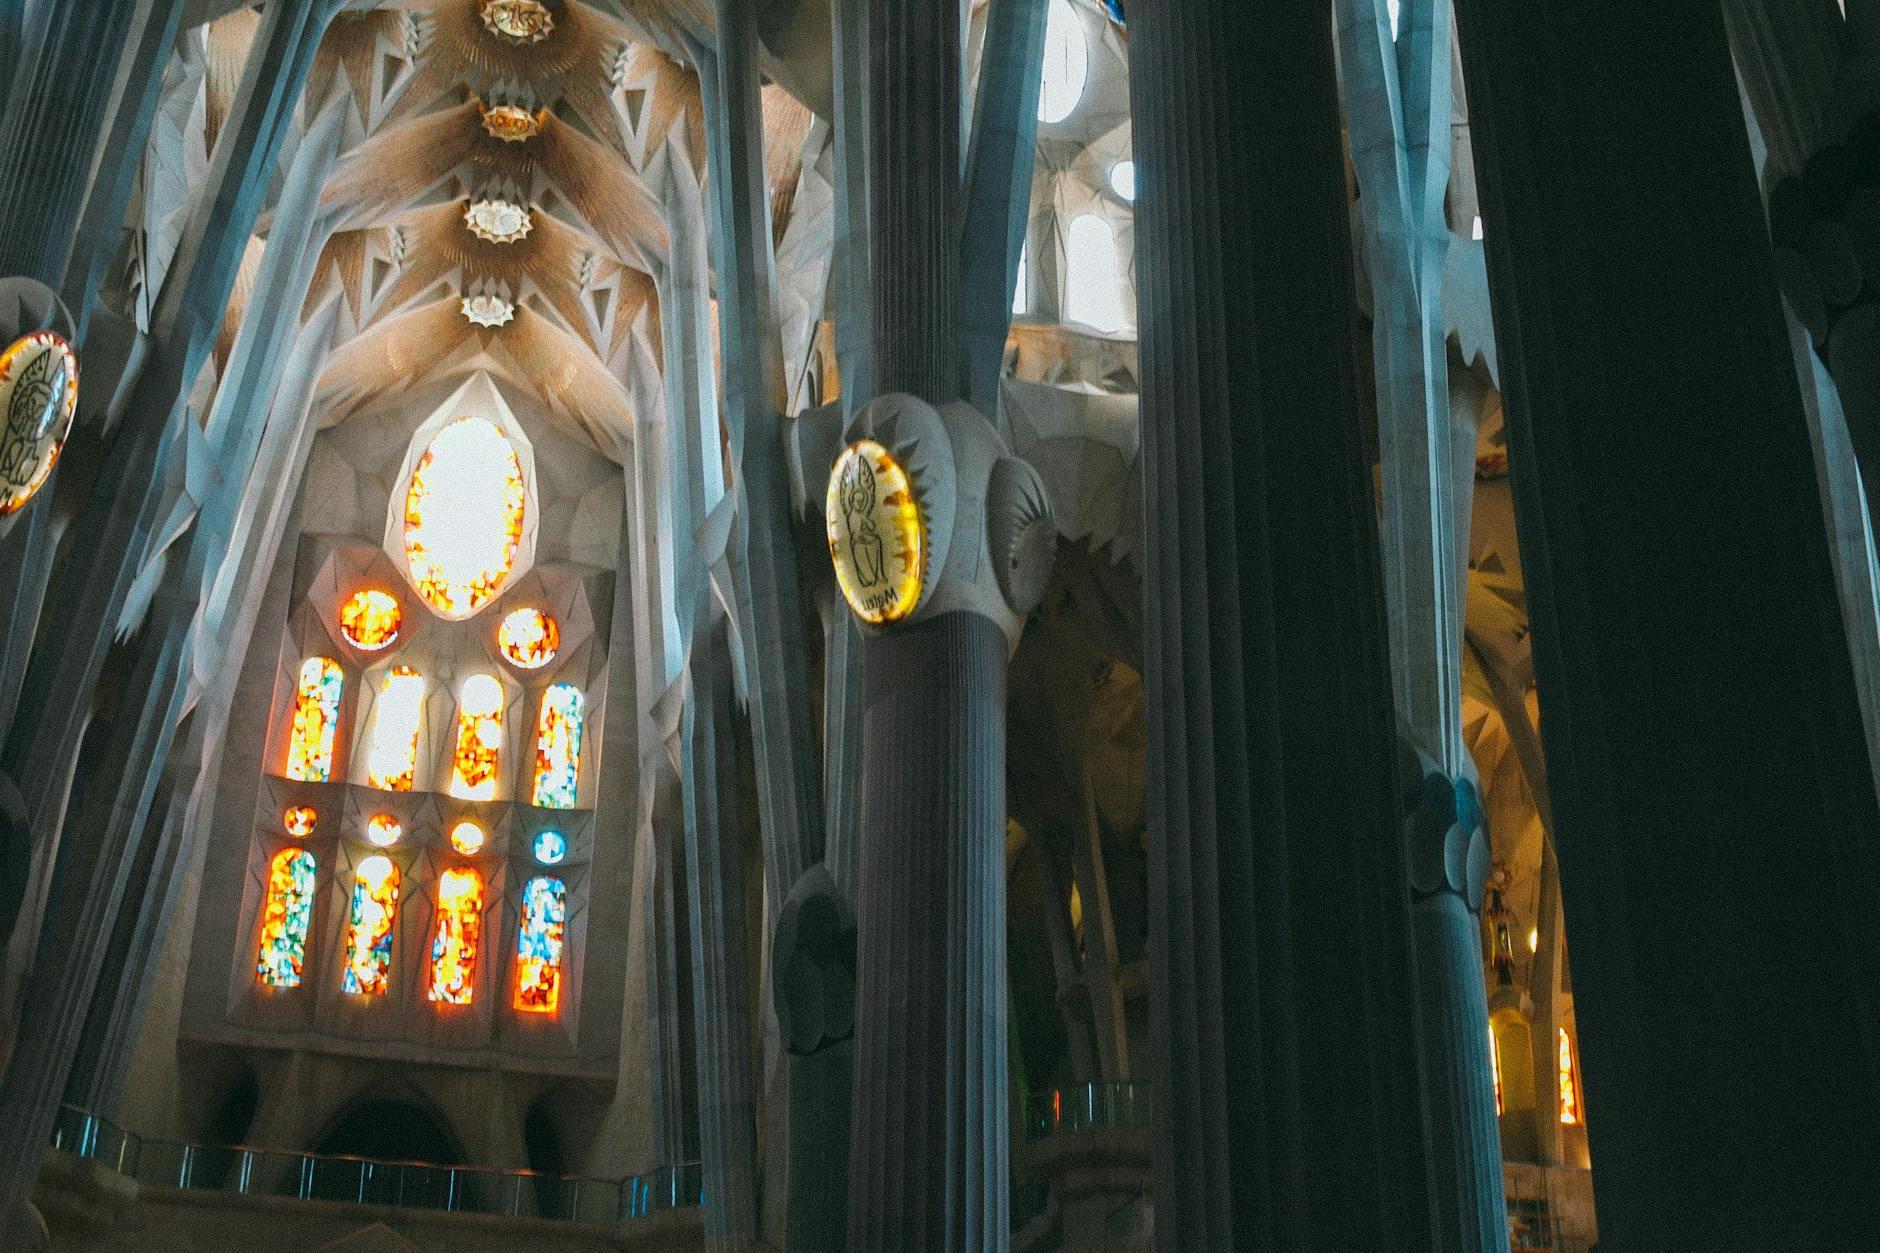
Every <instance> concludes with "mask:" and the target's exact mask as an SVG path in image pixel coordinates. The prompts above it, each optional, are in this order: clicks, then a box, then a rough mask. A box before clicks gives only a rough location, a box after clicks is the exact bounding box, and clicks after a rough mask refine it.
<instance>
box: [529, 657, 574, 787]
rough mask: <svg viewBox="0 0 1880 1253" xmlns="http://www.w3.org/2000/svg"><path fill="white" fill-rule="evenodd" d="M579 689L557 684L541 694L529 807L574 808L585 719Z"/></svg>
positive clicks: (568, 684)
mask: <svg viewBox="0 0 1880 1253" xmlns="http://www.w3.org/2000/svg"><path fill="white" fill-rule="evenodd" d="M583 705H584V702H583V701H582V699H581V689H580V688H578V687H575V686H574V685H573V684H572V683H557V684H555V685H554V686H553V687H551V688H549V689H548V691H546V692H544V693H542V712H541V716H540V717H539V718H538V719H537V720H536V724H535V788H534V792H533V794H532V795H531V797H530V802H529V803H530V804H532V805H539V806H541V807H542V808H543V809H573V808H574V801H575V791H576V785H577V783H578V782H579V778H580V773H581V724H582V721H583V718H584V717H585V711H584V708H583Z"/></svg>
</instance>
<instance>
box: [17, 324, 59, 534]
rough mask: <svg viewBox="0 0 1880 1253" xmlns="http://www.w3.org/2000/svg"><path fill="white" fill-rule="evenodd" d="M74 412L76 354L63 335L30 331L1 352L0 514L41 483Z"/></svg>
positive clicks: (55, 458)
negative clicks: (2, 424)
mask: <svg viewBox="0 0 1880 1253" xmlns="http://www.w3.org/2000/svg"><path fill="white" fill-rule="evenodd" d="M77 412H78V358H77V356H76V355H75V354H74V353H73V352H72V346H71V345H70V344H68V343H66V342H65V340H64V339H63V338H62V337H60V336H59V335H56V334H54V333H53V332H51V331H35V332H34V333H32V334H30V335H27V336H24V337H23V338H20V339H17V340H15V341H14V342H13V343H12V344H11V345H9V346H8V347H7V349H6V351H5V352H4V353H0V414H3V415H4V416H5V419H6V421H5V426H4V429H0V517H5V516H6V515H8V514H11V513H16V512H18V511H19V510H20V509H22V508H24V507H25V505H26V503H27V502H28V501H30V500H32V498H33V496H34V494H35V493H37V492H38V491H39V489H40V487H41V486H43V485H44V484H45V481H46V477H47V476H48V475H50V474H51V473H52V467H53V466H54V465H55V464H57V463H58V460H59V453H60V452H61V451H62V450H63V449H64V448H65V437H66V435H67V434H69V433H70V432H71V429H72V418H73V416H74V415H76V414H77Z"/></svg>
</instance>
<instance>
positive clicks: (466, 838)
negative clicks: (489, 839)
mask: <svg viewBox="0 0 1880 1253" xmlns="http://www.w3.org/2000/svg"><path fill="white" fill-rule="evenodd" d="M484 838H485V837H484V834H483V828H482V827H479V826H478V825H477V824H476V823H474V822H471V821H470V820H469V819H468V818H466V819H464V820H463V821H462V822H460V823H458V824H457V825H456V826H454V827H452V828H451V829H450V846H451V847H452V848H454V849H456V850H457V851H458V852H460V853H462V854H463V855H464V856H465V857H470V856H473V855H475V854H477V853H480V852H482V851H483V841H484Z"/></svg>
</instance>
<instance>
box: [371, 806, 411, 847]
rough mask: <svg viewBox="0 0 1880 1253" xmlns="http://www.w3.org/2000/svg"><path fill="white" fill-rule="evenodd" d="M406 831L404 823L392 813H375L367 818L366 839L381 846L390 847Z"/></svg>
mask: <svg viewBox="0 0 1880 1253" xmlns="http://www.w3.org/2000/svg"><path fill="white" fill-rule="evenodd" d="M404 833H405V827H404V824H403V823H401V822H399V821H398V819H396V818H394V817H392V816H391V815H390V814H373V815H372V816H371V817H370V818H367V819H366V839H368V840H370V841H372V843H373V844H374V845H376V846H377V847H379V848H390V847H391V846H392V845H394V844H396V843H398V837H399V836H401V835H403V834H404Z"/></svg>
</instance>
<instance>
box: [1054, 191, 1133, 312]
mask: <svg viewBox="0 0 1880 1253" xmlns="http://www.w3.org/2000/svg"><path fill="white" fill-rule="evenodd" d="M1121 275H1122V266H1121V259H1120V258H1119V257H1118V255H1117V250H1116V230H1115V228H1114V227H1112V226H1111V225H1110V224H1109V223H1108V222H1106V221H1104V220H1103V219H1102V218H1101V217H1098V216H1097V215H1096V214H1094V213H1084V214H1079V215H1078V216H1077V217H1075V218H1072V219H1071V225H1070V230H1069V231H1067V232H1066V233H1065V236H1064V320H1065V321H1066V322H1081V323H1082V324H1083V325H1085V326H1088V327H1090V328H1091V329H1092V330H1097V331H1120V330H1122V329H1123V327H1124V326H1125V325H1126V324H1127V322H1128V315H1127V313H1126V311H1125V310H1124V308H1123V282H1122V277H1121Z"/></svg>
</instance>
